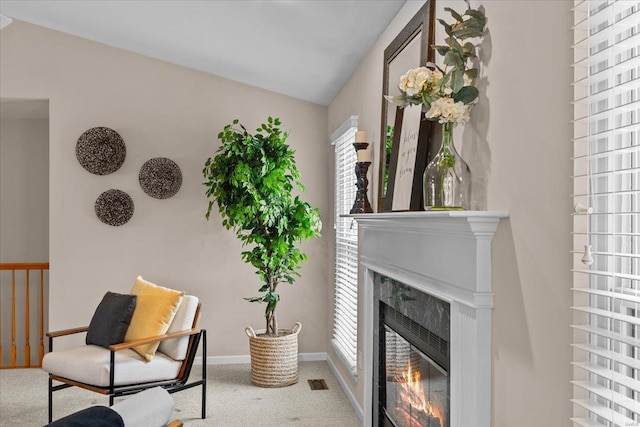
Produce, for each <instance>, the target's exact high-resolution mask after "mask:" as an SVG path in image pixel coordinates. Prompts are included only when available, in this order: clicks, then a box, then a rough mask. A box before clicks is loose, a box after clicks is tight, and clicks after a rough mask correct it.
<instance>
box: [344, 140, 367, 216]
mask: <svg viewBox="0 0 640 427" xmlns="http://www.w3.org/2000/svg"><path fill="white" fill-rule="evenodd" d="M353 146H354V147H355V149H356V153H357V152H358V151H359V150H366V148H367V147H368V146H369V143H367V142H355V143H354V144H353ZM370 165H371V162H356V169H355V172H356V186H357V187H358V190H357V191H356V200H355V201H354V202H353V207H352V208H351V211H349V213H350V214H360V213H373V208H372V207H371V203H369V199H368V198H367V187H368V186H369V179H368V178H367V171H368V170H369V166H370Z"/></svg>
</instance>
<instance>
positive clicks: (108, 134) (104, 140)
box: [76, 127, 127, 175]
mask: <svg viewBox="0 0 640 427" xmlns="http://www.w3.org/2000/svg"><path fill="white" fill-rule="evenodd" d="M126 156H127V148H126V147H125V145H124V140H123V139H122V137H121V136H120V134H119V133H118V132H116V131H115V130H113V129H110V128H106V127H95V128H91V129H89V130H87V131H86V132H84V133H83V134H82V135H80V138H78V142H77V143H76V157H77V158H78V162H80V164H81V165H82V167H83V168H85V169H86V170H87V171H89V172H91V173H92V174H95V175H109V174H110V173H113V172H115V171H117V170H118V169H120V166H122V164H123V163H124V159H125V157H126Z"/></svg>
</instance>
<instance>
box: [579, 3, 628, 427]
mask: <svg viewBox="0 0 640 427" xmlns="http://www.w3.org/2000/svg"><path fill="white" fill-rule="evenodd" d="M639 9H640V1H638V0H634V1H630V0H618V1H615V0H592V1H585V0H583V1H578V0H576V1H574V9H573V14H574V27H573V30H574V49H573V52H574V102H573V105H574V140H573V143H574V177H573V183H574V195H573V197H574V203H575V212H574V216H573V218H574V221H573V222H574V227H573V228H574V233H573V244H574V269H573V282H574V284H573V291H574V307H573V309H574V325H573V328H574V342H573V348H574V350H573V362H572V364H573V381H572V383H573V386H574V387H573V397H574V398H573V399H572V402H573V404H574V405H573V406H574V410H573V415H574V416H573V418H572V419H571V420H572V421H573V423H574V425H579V426H606V427H614V426H619V427H629V426H640V338H639V337H640V213H639V212H640V200H639V199H640V142H639V138H638V132H639V130H640V120H639V115H640V100H639V98H640V11H639Z"/></svg>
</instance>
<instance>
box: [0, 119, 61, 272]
mask: <svg viewBox="0 0 640 427" xmlns="http://www.w3.org/2000/svg"><path fill="white" fill-rule="evenodd" d="M0 194H1V195H2V196H1V197H0V236H2V238H1V239H0V262H47V261H48V260H49V119H46V118H24V117H22V118H21V117H6V116H5V114H4V110H1V109H0Z"/></svg>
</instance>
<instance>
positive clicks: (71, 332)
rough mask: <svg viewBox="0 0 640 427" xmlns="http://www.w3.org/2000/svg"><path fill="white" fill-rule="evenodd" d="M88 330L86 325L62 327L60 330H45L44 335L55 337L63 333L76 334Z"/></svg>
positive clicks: (61, 335)
mask: <svg viewBox="0 0 640 427" xmlns="http://www.w3.org/2000/svg"><path fill="white" fill-rule="evenodd" d="M88 330H89V327H88V326H82V327H80V328H73V329H63V330H61V331H53V332H47V333H46V335H47V337H49V338H56V337H63V336H65V335H72V334H77V333H80V332H87V331H88Z"/></svg>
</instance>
